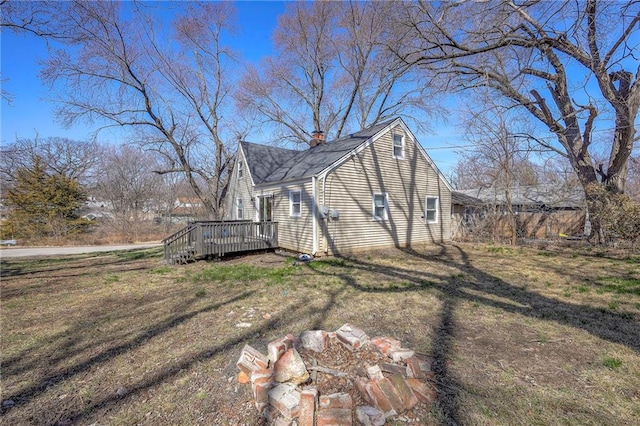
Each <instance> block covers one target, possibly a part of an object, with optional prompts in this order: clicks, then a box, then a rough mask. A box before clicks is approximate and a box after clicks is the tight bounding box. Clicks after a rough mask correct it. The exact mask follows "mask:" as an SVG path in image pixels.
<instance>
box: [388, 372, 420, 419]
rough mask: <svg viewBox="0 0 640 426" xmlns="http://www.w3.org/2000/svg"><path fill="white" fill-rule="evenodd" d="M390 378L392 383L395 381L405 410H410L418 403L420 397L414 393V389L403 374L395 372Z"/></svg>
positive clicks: (394, 383)
mask: <svg viewBox="0 0 640 426" xmlns="http://www.w3.org/2000/svg"><path fill="white" fill-rule="evenodd" d="M389 380H391V383H393V386H394V387H395V388H396V391H397V392H398V395H400V399H401V400H402V403H403V404H404V408H405V410H410V409H411V408H413V407H415V406H416V405H417V404H418V399H417V398H416V396H415V395H414V394H413V391H412V390H411V388H410V387H409V385H408V384H407V382H406V381H405V379H404V377H402V375H401V374H394V375H393V376H391V377H390V379H389Z"/></svg>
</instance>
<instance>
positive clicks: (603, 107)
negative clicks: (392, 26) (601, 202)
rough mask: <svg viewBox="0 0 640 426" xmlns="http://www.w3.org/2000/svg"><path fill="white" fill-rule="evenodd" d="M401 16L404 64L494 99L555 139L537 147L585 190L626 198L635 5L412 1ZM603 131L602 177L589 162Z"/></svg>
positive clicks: (634, 109) (639, 15)
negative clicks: (564, 163) (564, 164)
mask: <svg viewBox="0 0 640 426" xmlns="http://www.w3.org/2000/svg"><path fill="white" fill-rule="evenodd" d="M405 10H406V12H407V14H406V16H405V17H404V21H403V22H405V23H406V26H405V28H406V29H407V31H406V34H411V35H412V37H410V38H409V39H411V40H413V43H411V44H403V45H402V46H398V48H396V49H395V51H396V53H397V54H398V55H399V56H400V57H402V58H403V59H404V60H405V61H406V62H407V63H408V64H412V65H418V66H420V67H423V68H424V69H429V70H430V71H431V72H435V73H436V74H438V75H439V76H440V77H442V78H445V80H446V82H447V84H448V85H449V87H450V88H455V89H459V90H468V89H476V88H479V87H482V88H487V87H488V88H490V89H492V90H493V91H494V93H497V94H499V95H500V96H501V97H502V99H504V100H505V101H506V102H508V103H509V104H510V105H512V106H516V107H519V108H522V109H524V110H526V111H528V112H529V113H530V114H531V115H532V116H533V117H535V119H536V120H537V121H538V122H539V123H541V124H542V125H543V126H544V127H545V128H546V130H547V131H549V132H551V133H552V134H554V135H555V136H556V140H557V143H545V142H544V140H542V139H541V140H540V142H541V143H542V144H543V145H545V147H546V148H548V149H551V150H554V151H556V152H557V153H558V154H560V155H562V156H564V157H565V158H567V159H568V161H569V162H570V163H571V165H572V167H573V169H574V170H575V172H576V174H577V175H578V177H579V179H580V182H581V184H582V185H583V187H584V188H587V187H588V185H590V184H593V183H596V182H598V181H601V182H602V183H603V184H604V185H605V186H606V187H607V188H608V190H609V191H610V192H623V191H624V189H625V179H626V176H627V169H628V161H629V156H630V154H631V152H632V149H633V145H634V141H635V140H637V136H636V128H635V124H636V120H637V117H638V109H639V107H640V79H639V77H640V75H639V73H640V67H639V65H638V51H639V50H638V48H639V46H638V38H637V34H638V33H639V32H640V27H639V24H640V3H638V2H631V1H630V2H605V1H602V2H600V1H597V0H588V1H583V2H571V1H563V2H553V3H549V2H540V1H516V0H510V1H501V2H493V1H491V2H484V3H476V2H455V3H449V2H442V3H431V2H426V1H419V2H417V3H406V9H405ZM391 47H393V46H391ZM607 120H608V121H607ZM602 123H614V124H613V125H614V127H615V128H614V129H613V131H612V132H611V134H612V137H611V140H610V141H609V143H608V146H609V155H608V161H607V166H606V167H605V166H604V165H603V164H598V163H597V162H596V161H594V159H593V154H592V150H593V148H594V147H593V145H594V143H593V142H594V135H593V132H594V129H595V128H597V127H598V125H600V126H601V127H602V126H603V124H602ZM604 126H607V124H604ZM609 127H611V126H609Z"/></svg>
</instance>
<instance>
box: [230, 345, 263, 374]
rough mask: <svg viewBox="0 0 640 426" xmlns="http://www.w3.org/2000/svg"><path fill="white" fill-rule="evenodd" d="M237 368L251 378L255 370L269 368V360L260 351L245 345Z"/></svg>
mask: <svg viewBox="0 0 640 426" xmlns="http://www.w3.org/2000/svg"><path fill="white" fill-rule="evenodd" d="M236 366H237V367H238V368H239V369H240V370H242V371H244V372H245V373H246V374H247V375H249V376H250V375H251V373H253V371H254V370H257V369H259V368H267V367H269V360H268V359H267V357H266V356H264V355H263V354H262V353H260V352H259V351H258V350H256V349H254V348H253V347H251V346H249V345H245V346H244V348H242V352H241V353H240V358H239V359H238V362H237V363H236Z"/></svg>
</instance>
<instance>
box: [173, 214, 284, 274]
mask: <svg viewBox="0 0 640 426" xmlns="http://www.w3.org/2000/svg"><path fill="white" fill-rule="evenodd" d="M163 243H164V259H165V261H166V262H167V263H171V264H174V263H186V262H189V261H191V260H194V259H196V258H198V257H205V256H224V255H225V254H226V253H235V252H242V251H252V250H264V249H269V248H276V247H278V223H277V222H251V221H228V222H227V221H200V222H193V223H190V224H189V225H187V226H186V227H185V228H183V229H181V230H180V231H178V232H176V233H175V234H173V235H171V236H170V237H167V238H165V239H164V240H163Z"/></svg>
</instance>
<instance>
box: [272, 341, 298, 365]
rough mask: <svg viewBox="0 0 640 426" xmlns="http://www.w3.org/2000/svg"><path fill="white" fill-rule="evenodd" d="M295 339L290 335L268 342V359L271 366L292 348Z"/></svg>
mask: <svg viewBox="0 0 640 426" xmlns="http://www.w3.org/2000/svg"><path fill="white" fill-rule="evenodd" d="M294 342H295V337H293V335H292V334H287V335H286V336H284V337H281V338H279V339H276V340H274V341H272V342H269V344H268V345H267V352H268V356H267V357H268V358H269V362H270V363H271V365H273V364H275V363H276V362H277V361H278V359H279V358H280V357H281V356H282V355H283V354H284V353H285V352H286V351H288V350H289V349H291V348H292V347H293V344H294Z"/></svg>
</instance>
